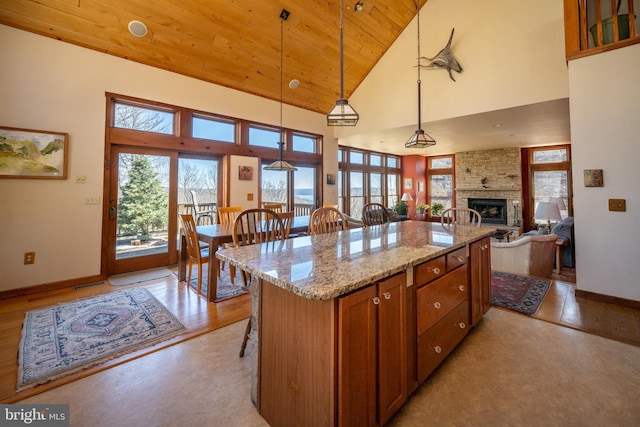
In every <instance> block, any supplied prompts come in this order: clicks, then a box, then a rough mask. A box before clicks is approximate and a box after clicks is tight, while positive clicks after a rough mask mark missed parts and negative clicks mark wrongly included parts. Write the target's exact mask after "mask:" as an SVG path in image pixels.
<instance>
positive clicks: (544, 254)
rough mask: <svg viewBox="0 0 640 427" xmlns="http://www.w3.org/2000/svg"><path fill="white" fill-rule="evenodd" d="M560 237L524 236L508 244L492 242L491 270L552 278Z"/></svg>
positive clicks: (545, 235) (548, 235)
mask: <svg viewBox="0 0 640 427" xmlns="http://www.w3.org/2000/svg"><path fill="white" fill-rule="evenodd" d="M557 238H558V236H557V235H555V234H544V235H543V234H540V235H533V236H532V235H529V236H522V237H520V238H519V239H517V240H514V241H512V242H508V243H501V242H494V241H492V242H491V269H492V270H496V271H502V272H505V273H512V274H519V275H526V276H537V277H551V273H553V261H554V258H555V246H556V240H557Z"/></svg>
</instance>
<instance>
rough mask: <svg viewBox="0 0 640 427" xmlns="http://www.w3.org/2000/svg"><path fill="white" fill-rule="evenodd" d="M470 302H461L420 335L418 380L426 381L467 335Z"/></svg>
mask: <svg viewBox="0 0 640 427" xmlns="http://www.w3.org/2000/svg"><path fill="white" fill-rule="evenodd" d="M468 330H469V302H468V300H467V301H465V302H463V303H462V304H460V305H459V306H458V307H456V309H455V310H453V311H452V312H451V313H450V314H449V315H447V316H446V317H445V318H444V319H442V320H441V321H440V322H438V323H437V324H436V325H435V326H434V327H433V328H431V329H429V331H428V332H427V333H425V334H423V335H421V336H419V337H418V381H420V382H422V381H424V380H425V379H426V378H427V377H428V376H429V375H430V374H431V373H432V372H433V371H434V370H435V369H436V368H437V367H438V365H439V364H440V363H441V362H442V361H443V360H444V359H445V358H446V357H447V356H448V355H449V353H450V352H451V351H452V350H453V349H454V348H455V347H456V346H457V345H458V343H459V342H460V341H462V339H463V338H464V337H465V335H467V331H468Z"/></svg>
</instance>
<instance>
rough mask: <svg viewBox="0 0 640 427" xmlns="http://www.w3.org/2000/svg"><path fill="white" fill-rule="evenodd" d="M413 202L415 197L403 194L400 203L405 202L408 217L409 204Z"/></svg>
mask: <svg viewBox="0 0 640 427" xmlns="http://www.w3.org/2000/svg"><path fill="white" fill-rule="evenodd" d="M412 200H413V197H411V194H409V193H403V194H402V198H401V199H400V201H402V202H404V204H405V205H407V215H408V214H409V203H407V202H410V201H412Z"/></svg>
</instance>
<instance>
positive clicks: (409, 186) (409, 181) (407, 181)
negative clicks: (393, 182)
mask: <svg viewBox="0 0 640 427" xmlns="http://www.w3.org/2000/svg"><path fill="white" fill-rule="evenodd" d="M404 188H407V189H413V179H412V178H405V179H404Z"/></svg>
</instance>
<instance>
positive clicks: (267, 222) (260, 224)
mask: <svg viewBox="0 0 640 427" xmlns="http://www.w3.org/2000/svg"><path fill="white" fill-rule="evenodd" d="M284 235H285V229H284V225H283V223H282V220H281V219H280V217H279V216H278V214H277V213H275V212H274V211H272V210H270V209H264V208H262V209H248V210H245V211H242V212H241V213H240V215H238V217H237V218H236V219H235V220H234V221H233V244H234V246H235V247H242V246H248V245H255V244H257V243H267V242H274V243H276V242H280V244H282V242H283V241H284ZM240 275H241V276H242V282H243V284H244V286H245V288H247V289H248V288H249V282H250V280H251V278H250V277H249V275H248V274H247V273H246V272H245V271H244V270H241V271H240ZM250 332H251V317H249V321H248V322H247V327H246V329H245V332H244V338H243V340H242V346H241V347H240V357H243V356H244V350H245V348H246V347H247V341H248V340H249V333H250Z"/></svg>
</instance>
